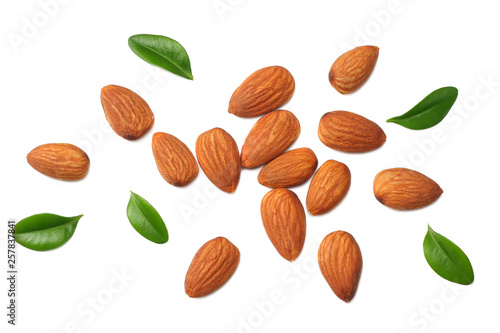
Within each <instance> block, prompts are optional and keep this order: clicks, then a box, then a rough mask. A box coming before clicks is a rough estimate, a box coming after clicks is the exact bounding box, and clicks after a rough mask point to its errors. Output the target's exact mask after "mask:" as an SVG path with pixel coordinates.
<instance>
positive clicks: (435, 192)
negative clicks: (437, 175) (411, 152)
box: [373, 168, 443, 210]
mask: <svg viewBox="0 0 500 333" xmlns="http://www.w3.org/2000/svg"><path fill="white" fill-rule="evenodd" d="M373 193H374V194H375V198H377V200H378V201H380V202H381V203H382V204H383V205H385V206H387V207H391V208H394V209H399V210H409V209H417V208H422V207H425V206H428V205H430V204H431V203H433V202H434V201H436V200H437V199H438V198H439V197H440V196H441V194H442V193H443V190H442V189H441V187H439V185H438V184H437V183H436V182H435V181H433V180H432V179H430V178H429V177H427V176H425V175H423V174H421V173H420V172H418V171H415V170H410V169H406V168H394V169H387V170H383V171H380V172H379V173H378V174H377V175H376V176H375V180H374V181H373Z"/></svg>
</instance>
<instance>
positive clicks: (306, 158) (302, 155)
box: [257, 148, 318, 188]
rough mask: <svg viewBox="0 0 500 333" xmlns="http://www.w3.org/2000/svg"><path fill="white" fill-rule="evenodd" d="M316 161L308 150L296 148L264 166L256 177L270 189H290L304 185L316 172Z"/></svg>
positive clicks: (312, 153) (314, 155) (314, 156)
mask: <svg viewBox="0 0 500 333" xmlns="http://www.w3.org/2000/svg"><path fill="white" fill-rule="evenodd" d="M317 167H318V159H317V158H316V154H314V152H313V151H312V150H311V149H309V148H297V149H293V150H290V151H287V152H286V153H284V154H282V155H280V156H278V157H276V158H275V159H274V160H272V161H271V162H269V163H268V164H266V165H265V166H264V167H263V168H262V170H260V172H259V176H258V177H257V179H258V181H259V183H261V184H262V185H264V186H267V187H270V188H278V187H292V186H297V185H300V184H303V183H305V182H306V181H307V180H308V179H309V178H310V177H311V176H312V175H313V173H314V171H316V168H317Z"/></svg>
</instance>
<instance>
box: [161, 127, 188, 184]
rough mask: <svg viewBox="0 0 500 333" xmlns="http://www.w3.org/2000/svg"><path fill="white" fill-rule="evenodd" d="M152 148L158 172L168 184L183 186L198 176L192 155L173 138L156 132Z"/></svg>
mask: <svg viewBox="0 0 500 333" xmlns="http://www.w3.org/2000/svg"><path fill="white" fill-rule="evenodd" d="M152 147H153V155H154V157H155V161H156V166H157V167H158V171H159V172H160V174H161V176H162V177H163V179H165V180H166V181H167V182H168V183H169V184H171V185H174V186H184V185H187V184H189V183H191V182H192V181H193V179H195V178H196V176H197V175H198V163H196V159H195V158H194V156H193V153H191V150H189V148H188V147H187V146H186V145H185V144H184V143H183V142H182V141H181V140H179V139H177V138H176V137H175V136H173V135H171V134H167V133H162V132H157V133H155V134H154V135H153V143H152Z"/></svg>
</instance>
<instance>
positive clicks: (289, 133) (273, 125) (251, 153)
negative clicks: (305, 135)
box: [241, 110, 300, 168]
mask: <svg viewBox="0 0 500 333" xmlns="http://www.w3.org/2000/svg"><path fill="white" fill-rule="evenodd" d="M299 134H300V124H299V121H298V119H297V118H296V117H295V116H294V115H293V113H291V112H290V111H286V110H277V111H273V112H271V113H268V114H266V115H265V116H263V117H262V118H260V119H259V120H258V121H257V122H256V123H255V125H254V126H253V127H252V129H251V130H250V133H248V136H247V138H246V139H245V143H244V144H243V147H242V148H241V166H242V167H245V168H256V167H258V166H261V165H264V164H266V163H267V162H269V161H271V160H272V159H274V158H275V157H278V156H279V155H281V154H282V153H283V152H284V151H285V150H287V148H288V147H290V145H291V144H292V143H293V142H294V141H295V140H297V138H298V137H299Z"/></svg>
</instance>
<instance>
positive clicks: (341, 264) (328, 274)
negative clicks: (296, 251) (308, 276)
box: [318, 231, 363, 303]
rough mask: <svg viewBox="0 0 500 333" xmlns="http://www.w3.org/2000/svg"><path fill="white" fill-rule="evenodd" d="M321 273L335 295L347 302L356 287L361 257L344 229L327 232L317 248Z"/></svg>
mask: <svg viewBox="0 0 500 333" xmlns="http://www.w3.org/2000/svg"><path fill="white" fill-rule="evenodd" d="M318 262H319V268H320V270H321V274H323V277H324V278H325V280H326V282H328V284H329V285H330V288H332V290H333V292H334V293H335V295H337V297H338V298H340V299H341V300H343V301H344V302H346V303H349V302H350V301H351V300H352V299H353V297H354V295H355V294H356V290H357V289H358V284H359V278H360V277H361V270H362V268H363V258H362V256H361V250H360V249H359V246H358V243H357V242H356V240H355V239H354V237H352V235H351V234H350V233H348V232H345V231H335V232H332V233H331V234H328V235H327V236H326V237H325V238H324V239H323V241H322V242H321V245H320V246H319V250H318Z"/></svg>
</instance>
